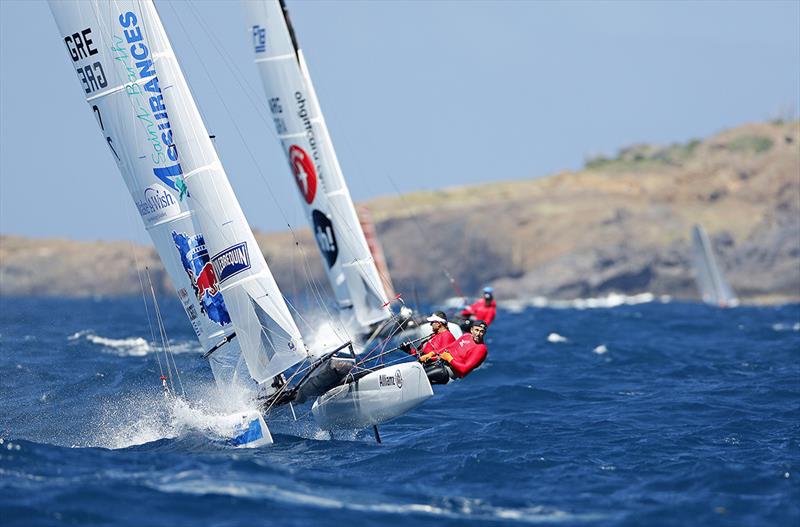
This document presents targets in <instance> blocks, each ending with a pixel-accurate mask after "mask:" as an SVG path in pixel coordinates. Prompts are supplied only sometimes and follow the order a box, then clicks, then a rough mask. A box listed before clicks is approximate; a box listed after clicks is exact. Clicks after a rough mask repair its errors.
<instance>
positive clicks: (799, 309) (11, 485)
mask: <svg viewBox="0 0 800 527" xmlns="http://www.w3.org/2000/svg"><path fill="white" fill-rule="evenodd" d="M0 302H2V303H1V304H0V351H1V353H0V379H2V384H1V385H0V437H2V441H3V442H2V444H0V518H2V520H1V521H0V523H2V525H4V526H16V525H20V526H35V525H132V526H140V525H153V526H158V525H165V526H166V525H169V526H174V525H215V526H216V525H219V526H228V525H230V526H234V525H303V526H309V525H310V526H315V525H320V526H322V525H333V524H347V525H393V526H397V525H523V524H538V523H558V524H566V525H604V526H605V525H687V524H688V525H754V526H761V525H798V524H800V306H799V305H791V306H782V307H740V308H735V309H727V310H722V309H716V308H712V307H708V306H704V305H699V304H687V303H668V304H661V303H650V304H640V305H635V306H620V307H616V308H612V309H590V310H576V309H546V308H529V309H526V310H524V311H521V312H517V313H511V312H505V311H501V312H500V314H499V316H498V319H497V321H496V322H495V324H494V325H493V326H492V327H491V329H490V332H489V335H488V341H489V350H490V351H489V358H488V360H487V362H486V363H485V364H484V365H483V366H482V367H481V369H479V370H477V371H476V372H474V373H473V374H472V375H471V376H470V377H468V378H466V379H464V380H461V381H458V382H455V383H451V384H450V385H448V386H444V387H436V389H435V391H436V396H435V397H434V398H432V399H431V400H429V401H428V402H426V403H425V404H424V405H422V406H420V407H419V408H417V409H416V410H414V411H412V412H411V413H409V414H407V415H405V416H404V417H402V418H400V419H398V420H396V421H394V422H392V423H389V424H386V425H384V426H383V427H382V435H383V440H384V442H383V444H381V445H378V444H376V443H375V442H374V441H373V440H372V436H371V434H370V433H367V432H361V433H358V434H341V436H336V435H335V436H334V438H333V439H329V438H326V437H325V434H322V433H320V432H319V431H315V430H314V427H313V425H311V424H308V425H307V426H306V428H305V429H303V430H299V431H297V432H296V433H285V432H284V433H281V432H279V433H275V434H274V435H275V444H274V445H272V446H270V447H265V448H262V449H256V450H242V449H234V448H231V447H226V446H224V445H222V444H221V443H219V442H218V441H214V440H212V439H211V438H210V437H209V434H208V432H207V431H204V422H205V421H204V419H205V417H204V413H203V410H202V409H198V408H185V407H184V408H174V407H173V408H169V407H167V404H166V403H165V402H164V400H163V398H162V397H161V395H160V386H159V385H160V383H159V369H158V364H157V362H156V355H157V354H156V353H154V352H153V351H152V347H151V346H150V345H149V344H148V342H147V341H148V340H149V338H150V329H149V327H148V324H147V320H146V318H145V316H144V310H143V307H142V303H141V300H138V301H137V300H135V299H132V300H107V301H106V300H104V301H93V300H34V299H19V300H17V299H2V300H0ZM162 308H163V311H164V313H165V315H166V317H167V318H166V326H167V329H168V332H169V335H170V337H171V338H172V340H173V350H174V351H175V353H176V354H175V359H176V362H177V364H178V366H179V368H180V370H181V371H182V380H183V382H184V384H185V385H186V387H187V390H188V392H189V393H190V395H191V396H192V397H193V398H195V399H197V400H202V399H203V397H204V396H207V395H208V394H210V393H211V392H212V391H213V386H212V380H211V376H210V372H209V371H208V368H207V366H206V364H205V363H204V360H203V359H202V358H201V357H200V354H199V347H198V345H197V344H196V341H195V339H194V335H193V333H192V330H191V328H190V327H189V325H188V323H187V322H186V321H185V320H184V317H183V314H182V311H181V309H180V308H179V306H178V305H177V304H175V305H172V304H169V303H167V304H166V305H162ZM558 336H560V337H563V339H562V338H558Z"/></svg>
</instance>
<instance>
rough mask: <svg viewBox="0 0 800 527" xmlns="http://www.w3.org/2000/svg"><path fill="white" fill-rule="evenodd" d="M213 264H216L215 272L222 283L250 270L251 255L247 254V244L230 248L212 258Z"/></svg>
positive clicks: (243, 243)
mask: <svg viewBox="0 0 800 527" xmlns="http://www.w3.org/2000/svg"><path fill="white" fill-rule="evenodd" d="M211 262H212V263H213V264H214V270H215V271H216V273H217V276H218V277H219V281H220V282H224V281H225V280H227V279H228V278H230V277H231V276H234V275H237V274H239V273H241V272H242V271H246V270H247V269H250V255H249V254H248V253H247V242H242V243H239V244H236V245H234V246H233V247H228V248H227V249H225V250H224V251H222V252H220V253H219V254H217V255H215V256H214V257H213V258H211Z"/></svg>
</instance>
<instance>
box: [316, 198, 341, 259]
mask: <svg viewBox="0 0 800 527" xmlns="http://www.w3.org/2000/svg"><path fill="white" fill-rule="evenodd" d="M311 220H312V222H313V223H314V238H315V239H316V240H317V246H319V250H320V252H321V253H322V255H323V256H324V257H325V262H326V263H327V264H328V267H333V265H334V264H335V263H336V258H337V257H338V256H339V246H338V245H336V234H335V233H334V232H333V223H331V220H330V218H328V216H327V215H326V214H325V213H323V212H322V211H320V210H317V209H314V210H313V211H311Z"/></svg>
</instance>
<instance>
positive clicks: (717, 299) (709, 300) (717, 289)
mask: <svg viewBox="0 0 800 527" xmlns="http://www.w3.org/2000/svg"><path fill="white" fill-rule="evenodd" d="M692 265H693V269H694V275H695V281H696V282H697V289H698V291H699V292H700V296H701V297H702V299H703V302H705V303H706V304H711V305H715V306H720V307H735V306H737V305H739V300H738V299H737V298H736V295H735V294H734V292H733V289H731V286H730V285H729V284H728V282H727V281H726V280H725V277H724V276H723V275H722V272H721V271H720V270H719V266H718V265H717V261H716V259H715V258H714V251H713V250H712V248H711V243H710V242H709V239H708V235H707V234H706V231H705V229H703V227H702V226H701V225H695V226H693V227H692Z"/></svg>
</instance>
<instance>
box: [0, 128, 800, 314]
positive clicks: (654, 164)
mask: <svg viewBox="0 0 800 527" xmlns="http://www.w3.org/2000/svg"><path fill="white" fill-rule="evenodd" d="M365 205H366V206H367V207H368V208H369V209H370V211H371V212H372V216H373V218H374V220H375V224H376V228H377V232H378V235H379V238H380V241H381V243H382V245H383V247H384V250H385V252H386V258H387V261H388V264H389V268H390V270H391V274H392V279H393V280H394V284H395V288H396V289H397V290H398V292H401V293H402V294H403V295H404V296H405V297H406V298H412V299H413V298H414V297H417V298H419V299H421V300H428V301H430V300H441V299H443V298H445V297H448V296H453V295H454V289H453V287H452V285H451V284H450V281H449V280H448V279H447V277H446V276H445V271H444V270H445V269H446V270H447V271H448V272H449V273H451V274H452V276H453V277H454V278H455V279H456V280H457V282H458V284H459V286H460V287H461V289H463V290H464V292H465V293H467V294H475V293H476V292H477V291H478V290H479V288H480V287H482V286H483V285H485V284H491V285H493V286H494V287H495V289H496V291H497V296H498V298H499V299H509V298H521V299H524V298H530V297H534V296H544V297H549V298H559V299H571V298H582V297H589V296H602V295H605V294H608V293H612V292H618V293H625V294H636V293H640V292H645V291H647V292H651V293H654V294H657V295H670V296H672V297H675V298H697V292H696V289H695V286H694V282H693V277H692V271H691V266H690V236H691V234H690V231H691V226H692V225H693V224H695V223H699V224H701V225H703V226H704V227H705V229H706V231H707V232H708V234H709V237H710V238H711V241H712V244H713V246H714V249H715V251H716V254H717V259H718V262H719V264H720V267H721V268H722V270H723V272H724V273H725V274H726V276H727V278H728V280H729V281H730V283H731V285H732V286H733V288H734V290H735V291H736V292H737V294H738V295H739V297H740V298H741V299H742V300H743V301H744V302H784V301H798V300H800V122H798V121H793V122H771V123H755V124H748V125H744V126H740V127H737V128H735V129H732V130H727V131H724V132H722V133H719V134H717V135H715V136H713V137H709V138H707V139H705V140H694V141H690V142H688V143H686V144H673V145H669V146H652V145H633V146H630V147H628V148H624V149H622V150H620V151H619V153H618V154H617V155H616V156H614V157H595V158H592V159H589V160H587V162H586V166H585V168H584V169H583V170H580V171H576V172H563V173H559V174H555V175H552V176H549V177H543V178H537V179H530V180H519V181H511V182H498V183H489V184H486V185H480V186H471V187H458V188H446V189H442V190H440V191H437V192H433V193H431V192H426V193H412V194H407V195H404V196H397V197H386V198H379V199H375V200H372V201H371V202H369V203H366V204H365ZM256 237H257V238H258V241H259V244H260V245H261V248H262V250H263V251H264V254H265V256H266V258H267V262H268V263H269V264H270V267H271V268H272V270H273V273H274V274H275V276H276V279H277V281H278V283H279V285H281V287H282V288H283V290H284V292H285V293H287V294H289V295H302V294H303V293H304V292H306V290H307V284H308V283H309V277H312V278H313V279H314V280H316V282H317V283H318V284H321V285H322V286H323V287H327V281H326V280H325V278H324V276H323V269H322V264H321V261H320V259H319V257H318V255H317V252H316V247H315V246H314V245H313V242H312V240H311V236H310V233H309V231H308V230H297V231H296V232H295V233H293V234H292V233H274V234H262V233H257V234H256ZM145 266H146V267H148V268H149V269H150V275H151V278H152V279H153V281H154V283H155V285H156V287H157V288H158V289H159V290H160V291H162V292H164V293H169V294H173V293H172V287H171V285H170V281H169V278H168V277H167V276H166V273H165V272H164V270H163V268H162V267H161V265H160V263H159V260H158V257H157V255H156V253H155V251H154V250H153V249H152V248H150V247H145V246H141V245H135V244H132V243H130V242H77V241H69V240H56V239H29V238H21V237H17V236H12V235H3V236H0V294H2V295H5V296H19V295H39V296H119V295H133V294H135V295H139V294H141V289H140V288H141V285H140V276H141V275H140V274H139V273H137V268H138V269H143V268H144V267H145Z"/></svg>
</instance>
